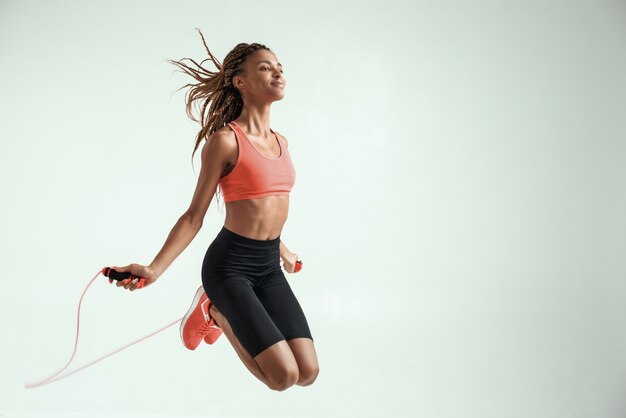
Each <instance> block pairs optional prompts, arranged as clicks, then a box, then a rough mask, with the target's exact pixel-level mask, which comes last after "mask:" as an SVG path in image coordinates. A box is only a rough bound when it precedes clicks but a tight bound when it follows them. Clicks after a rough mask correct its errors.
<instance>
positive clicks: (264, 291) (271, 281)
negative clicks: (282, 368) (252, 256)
mask: <svg viewBox="0 0 626 418" xmlns="http://www.w3.org/2000/svg"><path fill="white" fill-rule="evenodd" d="M254 291H255V292H256V294H257V296H258V298H259V300H260V301H261V303H262V304H263V306H264V307H265V310H266V311H267V313H268V314H269V316H270V317H271V318H272V321H273V322H274V323H275V324H276V326H277V327H278V329H279V330H280V332H281V333H282V334H283V335H284V337H285V340H286V341H287V344H288V346H289V349H290V351H291V352H292V354H293V357H294V358H295V360H296V363H297V365H298V371H299V372H298V375H299V378H298V381H297V384H298V385H300V386H306V385H310V384H312V383H313V382H314V381H315V379H316V377H317V375H318V374H319V364H318V360H317V353H316V351H315V346H314V344H313V337H312V336H311V330H310V329H309V325H308V322H307V320H306V316H305V315H304V312H303V310H302V307H301V306H300V303H299V302H298V300H297V298H296V296H295V294H294V293H293V290H292V289H291V286H290V285H289V282H288V281H287V278H286V277H285V274H284V273H283V272H282V270H280V271H277V272H275V273H274V274H272V275H270V276H268V277H267V278H266V279H265V280H264V281H263V282H262V283H260V284H259V285H257V286H255V287H254Z"/></svg>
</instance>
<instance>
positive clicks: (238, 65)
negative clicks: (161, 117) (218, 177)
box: [167, 28, 272, 201]
mask: <svg viewBox="0 0 626 418" xmlns="http://www.w3.org/2000/svg"><path fill="white" fill-rule="evenodd" d="M196 30H197V31H198V32H199V33H200V37H201V38H202V43H203V44H204V48H205V49H206V52H207V53H208V55H209V58H205V59H203V60H202V61H201V62H200V63H199V64H198V63H197V62H196V61H195V60H193V59H191V58H182V59H180V60H179V61H175V60H167V62H169V63H170V64H174V65H176V66H178V67H179V68H180V69H182V71H183V72H185V73H187V74H189V75H190V76H192V77H193V78H194V79H195V80H196V81H197V83H188V84H185V85H184V86H182V87H181V88H179V89H177V90H176V91H179V90H181V89H184V88H185V87H191V88H190V89H189V90H188V91H187V94H186V96H185V101H186V107H185V109H186V113H187V116H188V117H189V118H190V119H191V120H193V121H194V122H199V123H200V125H201V126H202V128H201V129H200V131H199V132H198V134H197V135H196V138H195V146H194V148H193V152H192V153H191V164H192V167H193V156H194V154H195V153H196V150H197V149H198V146H199V145H200V142H202V140H203V139H205V140H208V138H209V136H211V134H213V133H214V132H215V131H217V130H218V129H220V128H222V127H223V126H226V125H227V124H228V123H229V122H230V121H232V120H234V119H236V118H237V117H238V116H239V114H240V113H241V111H242V109H243V99H242V97H241V93H240V92H239V90H237V88H236V87H235V86H234V85H233V83H232V80H233V77H235V76H237V75H240V74H242V73H243V72H244V68H243V63H244V61H245V60H246V58H247V56H248V55H250V54H252V53H254V52H256V51H257V50H259V49H265V50H267V51H270V52H272V50H271V49H269V48H268V47H266V46H265V45H263V44H259V43H252V44H247V43H239V44H237V45H236V46H235V47H234V48H233V49H232V50H231V51H230V52H229V53H228V54H226V57H225V58H224V64H221V63H220V62H219V61H218V60H217V59H216V58H215V56H214V55H213V54H212V53H211V51H209V47H208V46H207V44H206V41H205V40H204V36H203V35H202V32H201V31H200V29H198V28H196ZM209 59H211V61H213V63H214V64H215V66H216V67H217V69H218V71H217V72H215V71H209V70H208V69H206V68H204V67H203V66H202V64H203V63H204V62H205V61H207V60H209ZM185 60H188V61H190V62H191V63H193V65H194V66H195V68H192V67H190V66H189V65H187V64H185V63H184V62H183V61H185ZM209 104H210V105H209ZM207 107H208V112H207ZM194 110H195V111H196V112H197V113H199V118H198V117H196V116H195V114H194ZM219 189H220V190H219V192H220V193H221V187H219ZM216 197H217V196H216ZM218 201H219V198H218Z"/></svg>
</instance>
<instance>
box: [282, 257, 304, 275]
mask: <svg viewBox="0 0 626 418" xmlns="http://www.w3.org/2000/svg"><path fill="white" fill-rule="evenodd" d="M282 259H283V267H284V268H285V271H286V272H287V273H297V272H299V271H300V269H301V268H302V261H301V260H300V259H299V258H298V254H296V253H289V254H288V255H286V256H284V257H282Z"/></svg>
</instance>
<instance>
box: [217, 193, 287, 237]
mask: <svg viewBox="0 0 626 418" xmlns="http://www.w3.org/2000/svg"><path fill="white" fill-rule="evenodd" d="M225 205H226V219H225V220H224V226H225V227H226V229H229V230H231V231H232V232H234V233H236V234H239V235H243V236H244V237H248V238H251V239H258V240H269V239H275V238H277V237H278V236H279V235H280V233H281V231H282V229H283V225H284V224H285V222H286V221H287V215H288V214H289V196H264V197H260V198H258V199H244V200H235V201H232V202H226V203H225Z"/></svg>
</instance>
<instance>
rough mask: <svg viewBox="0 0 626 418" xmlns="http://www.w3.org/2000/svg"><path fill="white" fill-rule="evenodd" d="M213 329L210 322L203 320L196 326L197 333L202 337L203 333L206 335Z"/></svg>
mask: <svg viewBox="0 0 626 418" xmlns="http://www.w3.org/2000/svg"><path fill="white" fill-rule="evenodd" d="M214 329H215V327H214V326H213V324H210V323H209V322H204V323H202V325H200V326H199V327H198V334H200V335H202V336H203V337H204V336H205V335H207V334H208V333H209V332H211V331H212V330H214Z"/></svg>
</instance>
